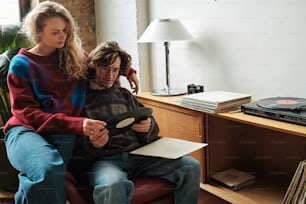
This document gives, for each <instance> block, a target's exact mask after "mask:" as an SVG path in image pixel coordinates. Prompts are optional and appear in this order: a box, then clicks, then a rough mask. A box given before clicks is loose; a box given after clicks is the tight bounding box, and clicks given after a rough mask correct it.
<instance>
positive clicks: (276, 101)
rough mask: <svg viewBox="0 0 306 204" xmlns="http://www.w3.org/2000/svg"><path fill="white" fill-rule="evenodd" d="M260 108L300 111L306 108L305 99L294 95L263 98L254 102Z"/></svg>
mask: <svg viewBox="0 0 306 204" xmlns="http://www.w3.org/2000/svg"><path fill="white" fill-rule="evenodd" d="M256 103H257V105H258V106H260V107H262V108H268V109H274V110H284V111H301V110H305V108H306V99H304V98H295V97H273V98H265V99H261V100H259V101H257V102H256Z"/></svg>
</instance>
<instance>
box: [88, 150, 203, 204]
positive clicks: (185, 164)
mask: <svg viewBox="0 0 306 204" xmlns="http://www.w3.org/2000/svg"><path fill="white" fill-rule="evenodd" d="M136 176H157V177H161V178H164V179H166V180H168V181H171V182H173V183H174V184H175V195H174V199H175V203H176V204H197V203H198V197H199V191H200V165H199V162H198V161H197V160H196V159H194V158H193V157H190V156H184V157H181V158H179V159H164V158H157V157H147V156H139V155H133V154H129V153H127V152H124V153H120V154H116V155H113V156H109V157H103V158H102V159H101V160H99V161H97V162H96V163H95V164H94V165H93V168H92V169H91V171H89V181H90V183H91V185H92V186H94V193H93V197H94V201H95V203H96V204H114V203H120V204H125V203H129V201H130V200H131V199H132V196H133V193H134V185H133V182H132V181H130V180H129V179H128V177H136Z"/></svg>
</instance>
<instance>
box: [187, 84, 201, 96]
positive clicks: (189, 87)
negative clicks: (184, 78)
mask: <svg viewBox="0 0 306 204" xmlns="http://www.w3.org/2000/svg"><path fill="white" fill-rule="evenodd" d="M200 92H204V86H203V85H195V84H189V85H187V93H188V94H193V93H200Z"/></svg>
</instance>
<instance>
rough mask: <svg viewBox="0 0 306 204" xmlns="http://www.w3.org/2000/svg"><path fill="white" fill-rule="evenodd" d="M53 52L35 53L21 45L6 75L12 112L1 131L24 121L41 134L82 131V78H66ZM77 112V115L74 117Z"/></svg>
mask: <svg viewBox="0 0 306 204" xmlns="http://www.w3.org/2000/svg"><path fill="white" fill-rule="evenodd" d="M58 64H59V62H58V59H57V56H56V52H54V53H52V54H51V55H49V56H37V55H35V54H33V53H30V52H29V51H28V50H27V49H21V50H20V51H19V54H18V55H16V56H15V57H14V58H13V59H12V61H11V63H10V68H9V72H8V76H7V82H8V87H9V90H10V100H11V105H12V114H13V116H12V117H11V118H10V119H9V121H8V122H7V123H6V125H5V128H4V132H5V133H6V132H7V131H8V129H9V128H11V127H13V126H19V125H23V126H25V127H28V128H31V129H32V130H33V131H36V132H38V133H40V134H57V133H58V134H63V133H74V134H83V129H82V123H83V120H84V118H83V117H79V116H80V114H81V112H82V109H83V106H84V103H85V97H86V81H85V80H68V79H67V77H65V75H64V74H63V73H62V71H61V70H60V69H59V68H58ZM75 116H77V117H75Z"/></svg>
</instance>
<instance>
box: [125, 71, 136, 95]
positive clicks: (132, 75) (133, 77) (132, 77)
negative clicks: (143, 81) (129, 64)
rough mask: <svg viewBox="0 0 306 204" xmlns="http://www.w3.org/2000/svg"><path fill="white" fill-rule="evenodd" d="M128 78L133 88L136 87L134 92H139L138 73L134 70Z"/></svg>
mask: <svg viewBox="0 0 306 204" xmlns="http://www.w3.org/2000/svg"><path fill="white" fill-rule="evenodd" d="M127 79H128V81H129V83H130V86H131V89H134V90H133V93H136V94H137V93H138V91H139V80H138V78H137V75H136V73H135V72H133V73H132V74H131V75H130V76H129V77H128V78H127Z"/></svg>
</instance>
